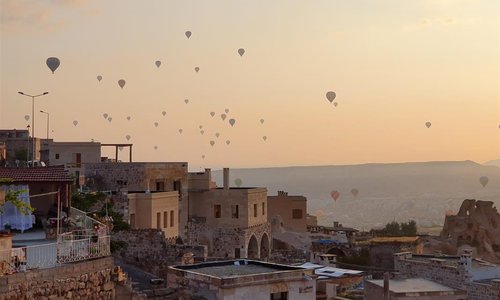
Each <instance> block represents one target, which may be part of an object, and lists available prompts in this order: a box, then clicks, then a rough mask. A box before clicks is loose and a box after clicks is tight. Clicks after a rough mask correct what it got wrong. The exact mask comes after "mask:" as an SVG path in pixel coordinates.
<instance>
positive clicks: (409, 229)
mask: <svg viewBox="0 0 500 300" xmlns="http://www.w3.org/2000/svg"><path fill="white" fill-rule="evenodd" d="M401 234H402V235H403V236H416V235H417V222H415V220H410V221H408V222H404V223H401Z"/></svg>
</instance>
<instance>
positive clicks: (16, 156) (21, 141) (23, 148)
mask: <svg viewBox="0 0 500 300" xmlns="http://www.w3.org/2000/svg"><path fill="white" fill-rule="evenodd" d="M33 141H34V143H35V151H34V152H35V160H40V149H41V140H40V139H39V138H35V139H32V138H31V137H30V135H29V131H28V130H26V129H2V130H0V142H1V143H3V144H4V145H5V152H6V156H5V159H6V160H7V162H8V164H9V166H16V164H15V161H16V160H19V161H21V162H23V161H27V160H32V156H33V155H32V153H33Z"/></svg>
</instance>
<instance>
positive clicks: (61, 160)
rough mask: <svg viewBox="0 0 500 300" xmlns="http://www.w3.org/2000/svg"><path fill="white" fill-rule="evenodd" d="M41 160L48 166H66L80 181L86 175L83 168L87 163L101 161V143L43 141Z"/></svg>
mask: <svg viewBox="0 0 500 300" xmlns="http://www.w3.org/2000/svg"><path fill="white" fill-rule="evenodd" d="M41 160H42V161H44V162H45V163H46V164H47V165H52V166H58V165H64V167H65V168H66V169H67V170H68V171H70V173H71V174H72V175H73V176H74V177H75V178H76V179H78V178H79V177H80V175H83V174H84V173H85V172H84V170H83V168H84V167H85V164H86V163H98V162H100V161H101V143H99V142H54V141H53V140H51V139H50V140H47V139H44V140H42V149H41ZM77 182H78V180H77Z"/></svg>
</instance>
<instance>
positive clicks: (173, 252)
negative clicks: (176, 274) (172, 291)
mask: <svg viewBox="0 0 500 300" xmlns="http://www.w3.org/2000/svg"><path fill="white" fill-rule="evenodd" d="M111 240H113V241H123V242H125V243H127V246H126V248H124V249H122V250H121V251H119V252H118V253H115V257H116V258H118V259H120V260H122V261H123V262H125V263H127V264H131V265H134V266H136V267H138V268H140V269H143V270H145V271H147V272H149V273H152V274H155V275H157V276H159V277H162V278H163V277H165V278H166V276H167V271H168V266H171V265H174V264H180V263H181V258H182V255H183V254H185V253H187V252H192V253H193V254H194V255H195V258H196V260H202V261H203V260H205V258H206V257H207V249H206V247H205V246H190V245H176V244H174V243H173V242H174V241H172V240H166V239H165V234H164V233H163V231H162V230H161V229H133V230H123V231H119V232H116V233H114V234H113V235H112V236H111Z"/></svg>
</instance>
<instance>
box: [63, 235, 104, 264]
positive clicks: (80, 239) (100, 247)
mask: <svg viewBox="0 0 500 300" xmlns="http://www.w3.org/2000/svg"><path fill="white" fill-rule="evenodd" d="M109 255H111V249H110V237H109V236H108V235H106V236H97V235H93V236H82V235H67V236H64V237H61V241H60V242H59V243H58V247H57V262H58V263H70V262H77V261H82V260H87V259H92V258H99V257H104V256H109Z"/></svg>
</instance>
